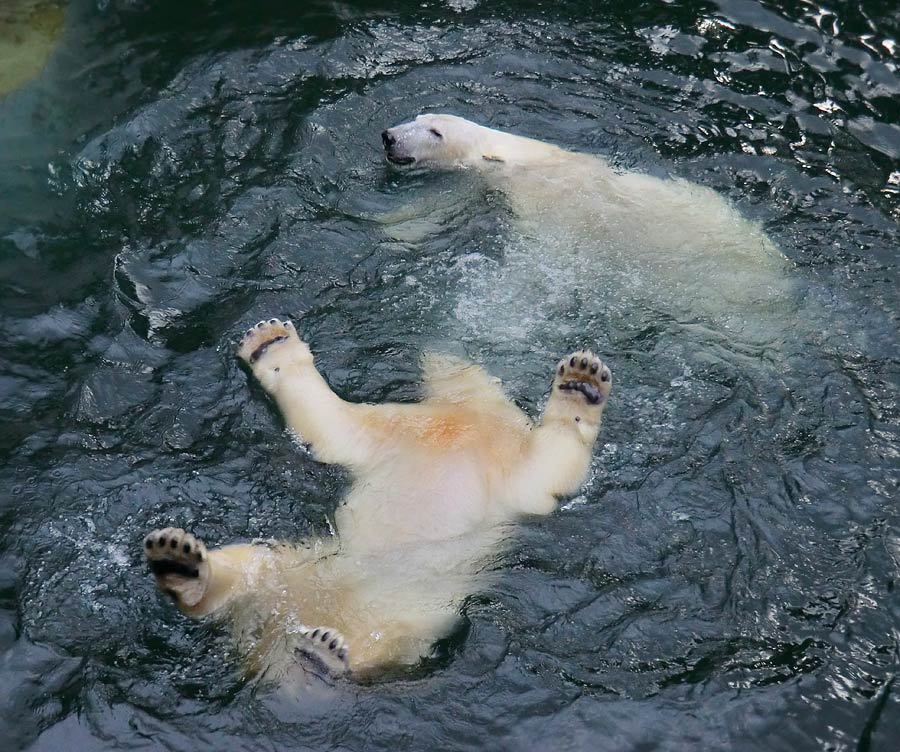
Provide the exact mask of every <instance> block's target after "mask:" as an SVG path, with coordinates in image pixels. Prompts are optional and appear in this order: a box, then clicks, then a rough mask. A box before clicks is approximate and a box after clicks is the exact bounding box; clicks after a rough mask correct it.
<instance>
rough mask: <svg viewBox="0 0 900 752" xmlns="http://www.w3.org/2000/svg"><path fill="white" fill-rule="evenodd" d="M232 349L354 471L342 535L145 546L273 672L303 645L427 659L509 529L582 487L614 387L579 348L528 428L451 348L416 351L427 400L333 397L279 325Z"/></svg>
mask: <svg viewBox="0 0 900 752" xmlns="http://www.w3.org/2000/svg"><path fill="white" fill-rule="evenodd" d="M238 356H239V357H240V358H241V359H242V360H243V361H245V362H246V363H247V364H248V365H249V367H250V369H251V371H252V372H253V375H254V376H255V377H256V378H257V379H258V380H259V382H260V384H262V386H263V388H264V389H265V390H266V391H267V392H268V393H269V394H270V395H272V397H273V398H274V399H275V401H276V403H277V404H278V407H279V408H280V409H281V412H282V414H283V415H284V418H285V421H286V423H287V425H288V427H289V429H290V430H291V431H293V432H294V434H296V436H297V437H298V438H300V439H301V440H302V441H304V442H306V443H308V444H309V445H310V446H311V448H312V451H313V453H314V455H315V456H316V457H317V458H318V459H319V460H321V461H323V462H329V463H337V464H341V465H344V466H346V467H347V468H349V469H350V471H351V473H352V475H353V478H354V483H353V486H352V488H351V490H350V492H349V494H348V495H347V497H346V499H345V500H344V501H343V503H341V505H340V506H339V507H338V508H337V511H336V512H335V523H336V524H335V527H336V532H337V535H336V537H329V538H323V539H316V540H311V541H305V542H303V543H300V544H298V545H290V544H286V543H270V544H237V545H230V546H224V547H222V548H217V549H213V550H208V549H207V548H206V546H205V545H204V544H203V543H202V542H201V541H200V540H198V539H197V538H196V537H195V536H193V535H191V534H190V533H188V532H185V531H184V530H182V529H179V528H175V527H167V528H163V529H160V530H154V531H153V532H151V533H150V534H149V535H147V536H146V538H145V539H144V552H145V554H146V558H147V560H148V562H149V565H150V568H151V570H152V572H153V574H154V576H155V578H156V583H157V585H158V586H159V588H160V589H161V590H163V591H164V592H166V593H168V594H169V595H171V596H172V597H173V598H174V599H175V601H176V602H177V604H178V606H179V607H180V608H181V610H182V611H183V612H184V613H185V614H187V615H188V616H193V617H200V616H204V615H207V614H214V615H221V616H222V617H226V618H230V619H231V620H232V624H233V628H234V632H235V636H236V638H237V641H238V644H239V647H240V649H241V651H242V652H243V653H244V654H246V655H247V658H248V662H249V665H248V668H249V670H250V671H251V672H258V671H263V672H265V673H266V674H267V676H269V677H270V678H276V679H277V678H278V677H280V676H283V675H284V674H285V672H286V671H288V670H289V669H290V666H291V665H292V664H294V665H295V664H296V658H297V656H298V655H299V656H305V657H312V658H314V659H318V662H320V663H323V664H324V665H325V667H326V668H327V669H328V670H329V671H330V672H331V673H334V674H340V673H344V672H345V671H350V672H351V673H352V674H353V675H354V676H364V675H366V674H370V673H371V672H373V671H377V670H378V669H381V668H384V667H386V666H390V665H410V664H414V663H416V662H417V661H419V660H420V659H421V658H422V657H423V656H427V655H429V651H430V650H431V648H432V645H433V644H434V642H435V641H436V640H438V639H439V638H441V637H443V636H446V635H447V634H448V633H449V632H450V631H451V630H452V628H453V626H454V623H455V622H456V621H457V619H458V615H459V606H460V603H461V601H462V599H463V598H464V597H465V596H466V595H467V594H469V593H471V592H472V590H473V589H474V588H476V587H477V586H478V583H479V582H480V581H482V580H481V578H482V577H483V574H482V573H483V569H484V567H485V565H487V564H489V563H490V558H491V555H492V554H495V553H496V552H497V551H498V548H499V547H501V546H502V545H503V542H504V540H506V539H507V538H508V536H509V534H510V524H511V523H512V522H514V521H515V520H516V519H518V518H521V517H522V516H523V515H530V514H533V515H545V514H549V513H550V512H552V511H553V510H554V509H555V508H556V506H557V497H559V496H565V495H568V494H572V493H574V492H575V491H577V490H578V488H579V487H580V486H581V484H582V483H583V482H584V480H585V477H586V475H587V472H588V469H589V465H590V461H591V454H592V448H593V445H594V442H595V440H596V439H597V435H598V432H599V430H600V421H601V418H602V416H603V411H604V408H605V406H606V401H607V397H608V396H609V392H610V388H611V386H612V375H611V373H610V370H609V368H608V367H607V366H605V365H604V364H603V363H602V362H601V361H600V359H599V358H597V357H596V356H594V355H593V354H592V353H591V352H590V351H588V350H579V351H578V352H574V353H572V354H571V355H569V356H567V357H566V358H564V359H563V360H561V361H560V362H559V363H558V365H557V366H556V370H555V373H554V379H553V385H552V390H551V394H550V397H549V398H548V400H547V404H546V407H545V409H544V412H543V416H542V419H541V421H540V423H539V424H537V425H534V424H532V423H531V421H530V420H529V419H528V418H527V417H526V416H525V414H524V413H523V412H522V411H521V410H519V408H518V407H516V406H515V405H514V404H513V403H512V402H511V401H510V400H509V399H508V398H507V397H506V396H505V394H504V393H503V391H502V389H501V387H500V386H499V383H498V382H497V380H495V379H492V378H490V377H489V376H488V375H487V374H486V373H485V372H484V371H483V370H482V369H481V368H479V367H477V366H475V365H471V364H468V363H466V362H464V361H462V360H459V359H457V358H453V357H450V356H443V355H434V354H431V355H427V356H426V357H425V358H424V359H423V371H424V390H425V398H424V400H423V401H422V402H420V403H416V404H384V405H371V404H353V403H349V402H345V401H344V400H342V399H341V398H340V397H338V396H337V395H336V394H335V393H334V392H332V391H331V389H330V388H329V386H328V384H327V383H326V382H325V380H324V379H323V378H322V376H321V375H320V374H319V372H318V371H317V370H316V367H315V365H314V363H313V356H312V353H311V352H310V349H309V347H308V346H307V345H306V343H305V342H303V341H301V339H300V338H299V337H298V336H297V332H296V330H295V328H294V327H293V325H292V324H291V322H290V321H285V322H282V321H280V320H278V319H270V320H269V321H266V322H260V323H259V324H257V325H256V326H255V327H254V328H252V329H250V330H248V331H247V333H246V335H245V336H244V338H243V340H242V341H241V343H240V346H239V348H238ZM319 625H324V626H319Z"/></svg>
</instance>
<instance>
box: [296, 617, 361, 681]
mask: <svg viewBox="0 0 900 752" xmlns="http://www.w3.org/2000/svg"><path fill="white" fill-rule="evenodd" d="M300 637H301V638H302V642H301V644H300V645H298V647H297V650H299V651H300V652H301V653H303V654H304V655H306V656H309V657H311V658H314V659H315V660H317V661H319V662H320V663H322V664H323V665H324V666H325V668H326V669H327V670H328V673H330V674H332V675H334V676H338V675H340V674H343V673H345V672H346V671H347V669H348V667H349V663H348V660H347V651H348V647H347V643H346V642H345V641H344V636H343V635H342V634H341V633H340V632H338V631H337V630H336V629H332V628H331V627H302V628H301V630H300Z"/></svg>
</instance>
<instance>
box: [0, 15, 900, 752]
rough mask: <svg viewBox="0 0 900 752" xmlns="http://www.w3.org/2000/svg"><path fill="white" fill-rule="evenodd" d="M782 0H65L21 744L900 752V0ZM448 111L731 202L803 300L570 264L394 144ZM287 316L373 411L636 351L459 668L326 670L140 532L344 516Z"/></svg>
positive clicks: (19, 693)
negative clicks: (163, 557) (240, 633)
mask: <svg viewBox="0 0 900 752" xmlns="http://www.w3.org/2000/svg"><path fill="white" fill-rule="evenodd" d="M783 5H784V6H786V7H778V5H777V4H773V3H767V4H760V3H758V2H754V1H753V0H729V1H726V0H722V1H721V2H718V3H685V4H677V5H676V4H665V3H646V4H641V5H639V6H637V7H635V6H634V5H633V4H630V3H621V4H616V5H608V4H591V3H580V4H579V3H574V2H573V3H551V4H542V3H528V2H496V3H486V2H477V0H465V1H459V2H457V1H456V0H454V1H452V2H446V3H439V2H426V3H421V2H415V3H403V2H393V3H384V4H376V3H356V2H349V3H343V4H339V3H324V2H321V3H309V4H306V5H304V6H303V7H304V8H305V10H300V9H299V8H300V7H301V6H298V5H297V4H296V3H293V2H283V3H278V2H262V3H255V4H246V3H241V2H236V1H235V2H216V3H213V2H203V3H193V4H186V3H183V2H181V3H175V2H167V1H163V2H160V1H156V2H152V3H151V2H125V1H124V0H123V1H121V2H118V1H113V2H88V1H87V0H73V1H72V2H71V3H70V4H69V6H68V7H67V13H66V20H65V26H64V31H63V34H62V37H61V39H60V41H59V43H58V45H57V47H56V49H55V51H54V53H53V55H52V56H51V58H50V60H49V62H48V64H47V67H46V68H45V70H44V72H43V74H42V75H41V76H40V77H39V78H37V79H35V80H33V81H32V82H31V83H29V84H27V85H26V86H24V87H23V88H21V89H19V90H17V91H15V92H13V93H12V94H10V95H9V96H7V97H6V98H5V99H3V100H2V101H0V196H3V201H2V208H0V275H2V278H0V285H2V286H0V295H2V297H0V306H2V307H0V342H2V344H0V358H2V371H0V374H2V375H0V412H2V416H3V419H4V430H3V432H2V436H0V447H2V452H3V456H4V462H3V465H2V469H0V479H2V483H0V488H2V491H3V494H2V506H0V536H2V538H0V556H2V567H0V577H2V588H0V596H2V601H0V647H2V650H3V654H2V661H3V682H2V690H0V719H2V720H0V729H2V736H3V738H4V739H6V740H8V741H7V742H6V744H7V745H8V746H9V748H13V749H26V748H27V749H34V750H56V749H60V748H69V749H84V750H101V749H102V750H106V749H133V748H135V747H141V748H147V749H157V748H158V749H187V748H199V749H205V748H220V747H222V746H223V745H228V746H229V747H230V748H234V749H253V750H258V749H307V748H309V749H322V748H336V747H337V748H342V749H378V748H385V749H387V748H409V749H434V748H440V749H469V748H476V747H480V746H493V747H498V748H503V749H548V748H568V749H598V748H599V749H611V750H612V749H634V748H646V749H686V750H687V749H721V748H734V749H766V750H770V749H785V750H807V749H808V750H819V749H822V750H825V749H828V750H845V749H846V750H852V749H858V750H879V751H880V750H891V749H896V747H897V744H898V742H897V740H898V739H900V720H898V719H900V714H898V700H897V696H898V695H897V684H896V679H895V677H896V674H897V670H898V664H900V631H898V624H900V619H898V617H900V604H898V599H897V595H896V590H895V586H896V581H897V577H898V571H900V532H898V512H897V504H896V499H897V493H898V456H900V417H898V401H897V386H898V348H897V319H898V314H897V312H898V294H897V290H898V279H900V275H898V270H897V261H896V258H897V255H896V252H897V237H898V227H897V223H898V219H900V200H898V194H900V105H898V102H900V98H898V94H900V78H898V74H897V65H898V47H897V40H898V35H900V13H898V11H897V9H896V6H895V5H894V4H892V3H877V2H856V3H850V2H844V3H839V4H832V5H829V6H827V7H825V6H818V5H814V4H810V3H805V2H803V3H784V4H783ZM425 110H430V111H449V112H453V113H455V114H459V115H462V116H466V117H470V118H472V119H475V120H478V121H481V122H484V123H486V124H489V125H491V126H493V127H497V128H505V129H509V130H513V131H515V132H517V133H520V134H523V135H528V136H532V137H538V138H542V139H545V140H549V141H553V142H555V143H559V144H561V145H565V146H567V147H569V148H572V149H577V150H582V151H588V152H593V153H599V154H603V155H604V156H606V157H607V158H608V159H610V160H612V161H614V162H615V163H617V164H618V165H620V166H622V167H624V168H631V169H643V170H647V171H651V172H653V173H654V174H665V173H671V174H677V175H680V176H682V177H684V178H687V179H690V180H693V181H695V182H697V183H700V184H702V185H705V186H708V187H711V188H714V189H716V190H717V191H719V192H721V193H722V194H724V195H727V196H729V197H730V198H731V199H732V200H734V201H735V202H736V203H737V205H738V206H739V207H740V209H741V211H742V212H743V213H744V214H745V215H746V216H748V217H750V218H751V219H754V220H758V221H761V222H762V223H763V224H764V226H765V228H766V230H767V231H768V233H769V235H770V236H771V237H772V238H773V239H774V240H775V241H776V242H777V243H778V244H779V246H780V247H781V248H782V250H783V251H784V253H785V255H786V256H787V257H788V259H789V261H790V262H791V267H792V268H791V270H790V272H789V274H790V293H789V294H787V295H786V296H785V298H784V300H783V301H782V302H781V304H780V306H779V308H778V310H776V311H755V312H752V315H751V314H750V313H747V314H746V315H737V316H734V317H715V316H708V315H705V314H703V315H700V314H695V315H692V314H691V310H686V309H684V308H678V307H675V308H672V307H671V306H664V305H661V304H660V303H659V299H658V298H653V297H652V296H648V297H646V298H639V299H636V300H631V299H630V298H629V296H628V295H625V294H624V293H623V289H625V288H623V287H621V286H620V285H619V284H617V283H616V277H615V275H608V276H601V277H597V276H591V275H592V274H593V272H592V271H591V270H592V268H595V266H596V261H595V259H596V255H591V253H593V254H597V253H599V254H600V255H601V258H602V249H596V248H594V249H579V251H578V253H576V254H570V256H569V257H568V258H571V264H569V263H560V262H559V258H560V255H559V254H552V253H546V254H545V255H543V256H541V255H540V254H539V255H538V256H537V261H535V258H536V257H535V254H533V253H531V254H528V253H525V252H524V251H523V249H524V248H525V247H526V244H524V242H523V240H522V236H521V235H520V234H519V231H518V230H517V227H516V218H515V217H514V216H512V215H511V212H510V209H509V207H508V205H506V204H505V203H504V201H503V198H502V196H499V195H497V194H495V193H493V192H491V191H489V190H487V189H485V187H484V185H483V184H482V183H480V182H479V181H478V180H477V178H476V177H475V176H472V175H471V174H467V173H463V174H460V173H443V174H425V173H417V174H407V173H402V172H399V171H397V170H395V169H392V168H388V167H387V166H386V165H385V163H384V160H383V157H382V154H381V150H380V139H379V134H380V132H381V130H382V129H383V128H384V127H385V126H387V125H392V124H395V123H398V122H401V121H404V120H407V119H409V118H410V117H412V116H413V115H415V114H417V113H418V112H420V111H425ZM398 213H399V214H398ZM535 264H537V267H535ZM536 268H537V271H535V269H536ZM517 270H522V271H523V273H521V274H519V273H517ZM498 281H499V282H500V283H505V284H500V285H499V286H498ZM514 284H521V285H522V289H521V290H517V289H516V288H515V287H514V286H513V287H510V285H514ZM639 287H640V286H638V288H639ZM267 315H289V316H291V317H292V318H294V320H295V321H297V322H298V324H299V326H300V329H301V331H302V332H303V333H304V335H305V337H306V338H307V339H308V340H309V341H310V343H311V345H312V347H313V349H314V350H315V351H316V352H317V353H318V359H319V363H320V365H321V367H322V368H323V370H324V372H325V373H326V374H327V376H328V379H329V381H330V383H331V384H332V386H333V387H334V388H335V390H336V391H337V392H338V393H339V394H341V395H343V396H345V397H347V398H352V399H354V400H368V401H381V400H386V399H393V400H409V399H412V398H414V397H415V395H416V394H417V370H416V366H415V363H416V359H417V356H418V353H420V352H421V351H422V350H423V349H425V348H428V347H440V348H441V349H444V350H450V351H452V352H456V353H458V354H465V355H467V356H469V357H471V358H473V359H475V360H478V361H479V362H481V363H484V364H485V365H486V366H487V367H488V368H489V369H490V370H491V372H492V373H494V374H495V375H497V376H499V377H501V378H502V379H503V380H504V381H505V383H506V384H507V386H508V389H509V392H510V394H512V395H513V396H514V397H515V399H516V401H517V402H518V403H519V404H520V405H522V406H523V407H524V408H525V409H526V410H529V411H531V412H534V411H536V410H537V409H538V408H539V406H540V404H541V401H542V399H543V396H544V393H545V389H546V386H547V384H548V380H549V369H550V368H551V367H552V364H553V363H554V362H555V359H556V358H557V357H558V356H559V355H560V354H561V353H564V352H567V351H568V350H571V349H572V348H573V347H575V346H580V345H581V344H582V343H585V344H589V345H591V346H593V347H595V348H596V349H597V350H598V351H599V352H602V353H603V355H604V357H605V359H606V360H607V361H608V362H609V363H610V364H611V366H612V368H613V371H614V373H615V379H616V389H615V392H614V395H613V399H612V401H611V403H610V407H609V409H608V411H607V419H606V422H605V427H604V432H603V434H602V436H601V443H600V445H599V446H598V449H597V452H596V462H595V466H594V471H593V473H592V476H591V479H590V481H589V483H588V484H587V486H586V488H585V491H584V493H583V494H582V495H580V496H578V497H576V498H575V499H573V500H569V501H567V502H566V504H565V505H564V508H563V509H562V510H561V511H560V512H558V513H557V514H556V515H554V516H553V517H551V518H548V519H541V520H536V521H534V522H529V523H527V524H526V525H524V527H523V530H522V532H521V536H520V539H519V541H518V543H517V544H516V545H515V546H514V547H513V549H512V550H511V551H509V552H508V553H506V554H505V555H504V557H503V559H502V560H501V561H500V562H498V569H499V571H500V577H499V578H498V579H497V581H496V582H495V583H494V584H493V585H491V586H490V588H489V589H488V590H487V591H486V592H482V593H478V594H473V596H472V598H471V599H470V600H469V601H468V602H467V604H466V607H465V618H466V622H465V626H464V627H463V628H462V629H461V630H460V631H459V632H457V633H455V634H454V635H453V636H452V637H451V638H450V639H449V640H447V641H446V642H445V643H443V644H442V645H440V646H439V650H438V655H437V657H436V658H435V660H433V661H431V662H429V663H427V664H426V665H424V666H422V667H420V668H418V669H416V670H413V671H410V672H408V673H402V674H400V675H399V676H393V677H390V678H389V679H386V680H385V681H383V682H380V683H376V684H374V685H369V686H353V685H349V686H348V685H344V684H339V685H336V686H331V687H328V686H323V687H322V688H321V689H320V691H318V692H316V693H313V694H312V695H311V696H304V697H303V698H302V699H300V700H298V699H292V698H291V697H286V696H285V695H284V694H283V693H279V692H276V691H274V690H272V688H271V687H267V686H265V685H264V684H260V683H258V682H253V681H250V682H246V681H244V680H243V679H242V677H241V675H240V672H239V669H238V663H237V659H236V657H235V656H234V655H233V653H232V652H231V648H230V646H229V644H228V641H227V638H226V636H225V634H224V632H222V631H220V630H217V629H215V628H212V627H209V626H205V625H201V624H195V623H190V622H188V621H187V620H185V619H183V618H182V617H181V616H180V615H179V614H177V613H176V612H175V611H174V610H173V608H172V607H171V606H170V605H169V604H168V603H166V602H164V600H163V599H162V598H160V597H158V596H157V594H156V593H155V591H154V588H153V585H152V583H151V581H150V578H149V577H148V575H147V573H146V571H145V568H144V565H143V563H142V561H141V555H140V542H141V539H142V536H143V534H144V533H145V532H146V531H147V530H149V529H151V528H153V527H156V526H160V525H163V524H169V523H170V522H177V524H180V525H184V526H185V527H190V528H192V529H193V530H194V531H195V532H196V533H198V534H199V535H201V536H203V537H204V538H205V539H206V540H207V541H208V542H210V543H213V544H215V543H218V542H224V541H232V540H237V539H243V540H248V539H253V538H257V537H259V538H266V537H278V538H285V537H287V538H291V537H299V536H302V535H307V534H310V533H312V532H324V531H327V529H328V524H329V517H330V515H331V513H332V511H333V509H334V504H335V502H336V499H337V498H338V497H339V495H340V494H341V493H342V491H343V490H344V489H345V488H346V477H344V476H342V475H341V473H340V472H338V471H336V470H334V469H333V468H329V467H324V466H320V465H317V464H316V463H315V462H313V461H312V460H311V458H310V457H309V456H307V455H306V454H304V453H303V452H302V451H301V450H299V449H298V448H297V447H296V446H295V445H294V444H293V443H292V442H291V440H290V438H289V437H288V436H287V435H285V434H284V432H283V430H282V424H281V422H280V418H279V417H278V415H277V413H276V412H275V410H274V408H273V406H272V405H271V404H270V403H269V402H268V401H267V400H266V399H265V398H264V395H263V394H262V392H261V390H260V389H258V388H257V387H256V386H255V385H253V384H250V383H248V382H249V379H248V377H247V375H246V373H245V372H244V371H243V370H241V369H240V368H239V367H238V366H237V363H236V362H235V359H234V358H233V354H232V352H233V345H234V342H235V340H236V338H237V335H238V333H239V332H240V331H242V330H243V329H244V328H245V327H246V326H247V325H248V324H249V323H252V322H254V321H256V320H257V319H259V318H260V317H262V316H267ZM760 322H762V324H763V325H764V328H763V332H764V336H759V332H760V329H759V327H758V326H757V324H759V323H760Z"/></svg>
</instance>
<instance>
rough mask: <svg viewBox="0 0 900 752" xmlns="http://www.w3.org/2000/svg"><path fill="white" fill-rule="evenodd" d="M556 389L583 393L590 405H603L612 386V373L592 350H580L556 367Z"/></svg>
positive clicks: (554, 384) (565, 392) (576, 393)
mask: <svg viewBox="0 0 900 752" xmlns="http://www.w3.org/2000/svg"><path fill="white" fill-rule="evenodd" d="M553 388H554V391H559V392H563V393H564V394H570V395H572V396H575V395H578V394H580V395H582V396H583V398H584V399H585V400H586V401H587V403H588V404H590V405H602V404H603V403H604V402H605V401H606V398H607V397H608V396H609V391H610V389H611V388H612V373H611V372H610V370H609V368H607V367H606V366H605V365H604V364H603V361H601V360H600V358H598V357H597V356H596V355H594V353H592V352H591V351H590V350H578V351H576V352H573V353H571V354H570V355H567V356H566V357H565V358H563V359H562V360H561V361H560V362H559V365H558V366H557V367H556V378H555V379H554V381H553Z"/></svg>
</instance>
